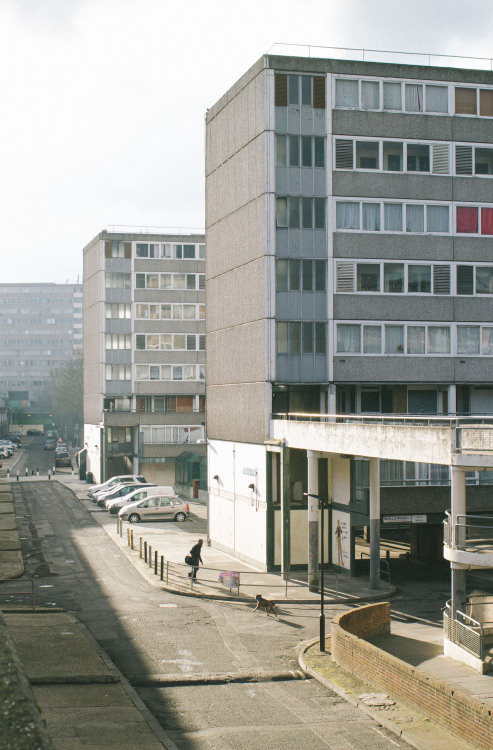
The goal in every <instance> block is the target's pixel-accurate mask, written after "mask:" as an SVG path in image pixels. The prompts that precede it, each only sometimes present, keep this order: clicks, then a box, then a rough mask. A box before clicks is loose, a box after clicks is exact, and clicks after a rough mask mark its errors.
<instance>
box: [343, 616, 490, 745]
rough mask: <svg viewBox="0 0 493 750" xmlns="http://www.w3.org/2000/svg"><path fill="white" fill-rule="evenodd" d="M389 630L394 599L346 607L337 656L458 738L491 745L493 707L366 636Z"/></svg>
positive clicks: (351, 669) (356, 672) (347, 666)
mask: <svg viewBox="0 0 493 750" xmlns="http://www.w3.org/2000/svg"><path fill="white" fill-rule="evenodd" d="M389 632H390V604H389V603H388V602H382V603H378V604H371V605H368V606H366V607H359V608H358V609H355V610H352V611H350V612H345V613H344V614H342V615H339V617H336V618H335V619H334V620H332V629H331V651H332V658H333V659H334V661H336V662H337V663H338V664H340V665H341V666H342V667H345V668H346V669H348V670H349V671H351V672H352V673H353V674H355V675H357V676H358V677H360V678H362V679H364V680H367V681H370V682H371V683H372V684H373V685H375V687H378V688H379V689H381V690H385V692H387V693H388V694H389V695H390V696H391V697H392V698H394V699H396V700H401V701H403V702H404V703H407V704H408V705H410V706H415V707H416V708H417V709H419V710H420V711H422V712H423V713H424V714H425V716H428V717H429V718H430V719H431V720H432V721H435V722H436V723H437V724H441V725H442V726H444V727H446V728H447V729H448V730H449V731H452V732H454V734H456V735H457V736H458V737H462V738H463V739H464V740H467V741H468V742H470V743H471V744H473V745H475V746H477V747H478V748H481V750H491V748H492V747H493V716H492V714H493V711H492V710H491V708H489V707H488V706H486V705H485V704H484V703H481V701H480V700H478V699H477V698H474V697H473V696H470V695H466V694H465V693H461V692H460V691H459V690H457V689H456V688H453V687H451V686H450V685H447V684H446V683H443V682H441V681H440V680H437V679H436V678H434V677H432V676H431V675H427V674H426V673H425V672H422V671H421V670H420V669H416V668H415V667H413V666H411V665H410V664H407V663H406V662H404V661H402V660H401V659H398V658H397V657H395V656H392V655H391V654H388V653H386V652H385V651H381V650H380V649H378V648H377V647H376V646H373V644H371V643H368V642H367V641H365V640H363V638H371V637H372V636H376V635H381V634H384V633H389Z"/></svg>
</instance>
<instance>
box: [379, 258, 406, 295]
mask: <svg viewBox="0 0 493 750" xmlns="http://www.w3.org/2000/svg"><path fill="white" fill-rule="evenodd" d="M383 290H384V292H389V293H390V294H401V293H402V292H403V291H404V264H403V263H384V266H383Z"/></svg>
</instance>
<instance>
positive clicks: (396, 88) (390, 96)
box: [383, 83, 402, 109]
mask: <svg viewBox="0 0 493 750" xmlns="http://www.w3.org/2000/svg"><path fill="white" fill-rule="evenodd" d="M383 108H384V109H402V95H401V84H400V83H384V84H383Z"/></svg>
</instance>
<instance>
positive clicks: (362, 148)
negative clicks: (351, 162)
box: [356, 141, 379, 169]
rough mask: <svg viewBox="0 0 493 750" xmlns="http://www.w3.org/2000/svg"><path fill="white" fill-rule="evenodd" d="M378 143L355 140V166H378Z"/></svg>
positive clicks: (364, 167)
mask: <svg viewBox="0 0 493 750" xmlns="http://www.w3.org/2000/svg"><path fill="white" fill-rule="evenodd" d="M378 154H379V143H378V142H374V141H356V167H357V168H358V169H378V168H379V155H378Z"/></svg>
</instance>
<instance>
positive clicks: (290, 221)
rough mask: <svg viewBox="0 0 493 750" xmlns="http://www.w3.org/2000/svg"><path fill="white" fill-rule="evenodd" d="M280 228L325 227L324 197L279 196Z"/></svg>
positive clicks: (278, 222) (277, 200)
mask: <svg viewBox="0 0 493 750" xmlns="http://www.w3.org/2000/svg"><path fill="white" fill-rule="evenodd" d="M276 206H277V218H276V223H277V227H278V228H286V227H288V228H290V229H300V228H303V229H312V228H313V229H325V199H324V198H298V197H289V198H277V199H276Z"/></svg>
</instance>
